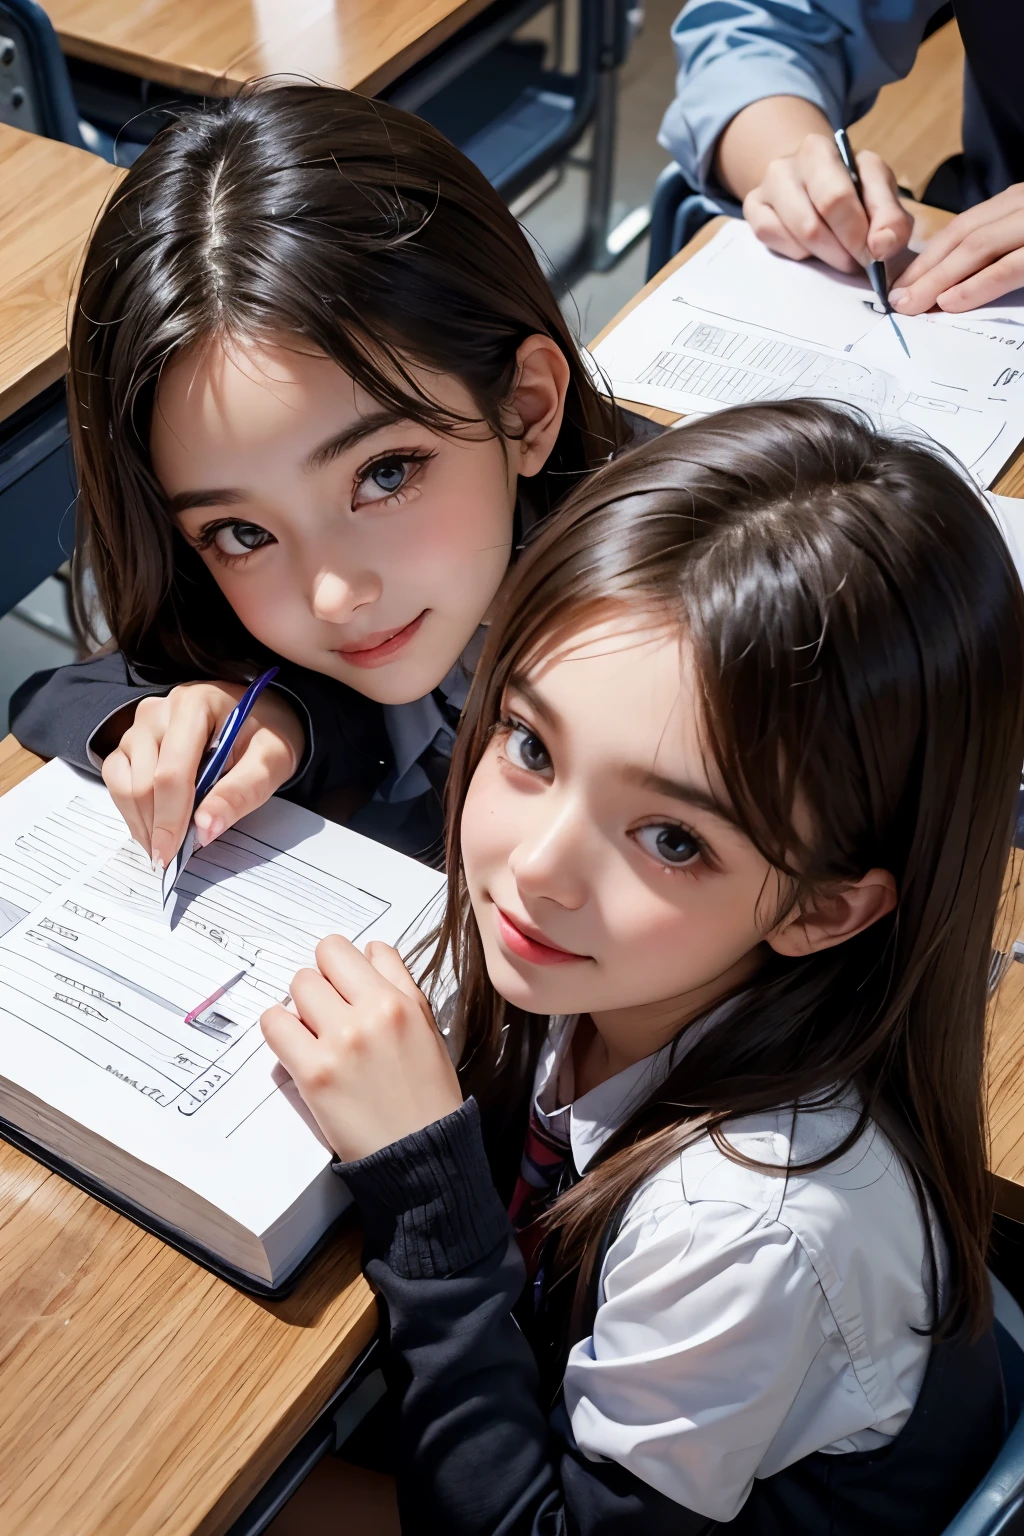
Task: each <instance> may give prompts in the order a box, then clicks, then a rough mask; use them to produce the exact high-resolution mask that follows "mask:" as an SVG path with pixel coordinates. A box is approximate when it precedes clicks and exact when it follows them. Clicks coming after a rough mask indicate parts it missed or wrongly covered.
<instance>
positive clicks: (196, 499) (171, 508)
mask: <svg viewBox="0 0 1024 1536" xmlns="http://www.w3.org/2000/svg"><path fill="white" fill-rule="evenodd" d="M408 420H409V417H408V416H405V415H403V413H402V412H401V411H398V410H391V409H390V408H388V407H384V408H382V409H381V410H379V411H374V412H373V413H372V415H370V416H361V417H360V419H359V420H358V421H356V422H353V424H352V426H350V427H344V428H343V429H342V431H340V432H335V434H334V436H333V437H328V438H325V439H324V441H323V442H322V443H318V444H317V446H316V447H315V448H314V449H313V451H312V453H310V454H309V455H308V457H307V459H306V462H305V465H304V466H303V467H304V468H305V469H307V470H316V469H323V468H324V466H325V465H326V464H330V462H331V460H332V459H336V458H337V457H338V455H339V454H342V453H344V452H345V450H346V449H347V448H352V447H354V446H355V444H356V443H361V442H362V441H363V439H364V438H365V437H372V436H373V434H374V432H382V431H383V430H384V428H385V427H393V426H395V425H397V423H398V422H402V421H408ZM249 500H250V498H249V497H248V496H246V495H245V493H244V492H243V491H237V490H229V489H223V488H222V489H216V490H209V491H179V492H178V494H177V496H171V497H170V498H169V500H168V502H167V510H168V512H170V514H171V516H172V517H178V516H179V514H180V513H182V512H187V511H188V510H189V508H191V507H237V506H241V505H243V504H244V503H245V502H247V501H249Z"/></svg>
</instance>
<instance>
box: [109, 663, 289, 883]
mask: <svg viewBox="0 0 1024 1536" xmlns="http://www.w3.org/2000/svg"><path fill="white" fill-rule="evenodd" d="M244 692H245V689H244V687H243V686H242V685H240V684H237V685H236V684H234V683H183V684H182V685H181V686H180V687H178V688H172V689H171V691H170V693H168V694H166V695H165V696H163V697H162V698H161V697H150V698H145V699H140V700H139V703H138V705H137V707H136V709H135V716H134V719H133V721H132V724H131V725H130V726H129V728H128V729H127V730H126V731H125V733H124V735H123V736H122V737H121V739H120V742H119V743H118V745H117V746H116V747H115V748H114V750H113V751H111V752H110V753H109V754H108V755H107V756H106V757H105V758H104V759H103V782H104V783H105V784H106V786H107V788H108V789H109V790H110V794H111V797H112V799H113V801H114V804H115V805H116V806H117V808H118V810H119V811H120V812H121V815H122V816H123V817H124V819H125V821H126V822H127V823H128V830H129V831H130V833H131V835H132V837H133V838H134V839H135V841H136V842H137V843H139V844H140V846H141V847H143V848H144V849H145V850H146V852H147V853H148V854H149V855H150V857H151V858H152V859H153V860H154V861H155V862H159V863H160V864H161V865H162V866H164V867H165V866H166V865H167V864H169V863H170V861H171V859H172V858H173V857H174V855H175V854H176V853H177V851H178V849H179V848H180V847H181V843H182V840H183V838H184V836H185V833H186V831H187V829H188V824H189V819H190V817H191V815H192V802H193V800H194V798H195V783H196V775H197V771H198V768H199V762H200V759H201V758H202V755H203V753H204V752H205V750H206V748H207V746H208V745H209V744H210V742H211V741H212V740H213V739H214V738H215V736H216V735H217V733H218V731H219V730H220V728H221V726H222V725H223V724H224V721H225V720H226V719H227V717H228V715H229V714H230V713H231V711H232V709H233V708H234V706H235V705H236V704H237V703H238V700H239V699H240V698H241V696H242V694H243V693H244ZM304 749H305V738H304V734H303V730H302V726H301V724H300V722H299V719H298V716H297V715H296V713H295V711H294V710H293V709H292V708H291V706H290V705H289V704H288V703H287V702H286V701H285V699H283V698H282V697H281V695H280V694H279V693H276V692H274V691H273V690H271V689H268V690H267V691H266V692H265V693H263V694H262V695H261V697H260V698H259V699H258V700H257V701H256V704H255V705H254V706H253V710H252V713H251V714H250V716H249V718H248V720H246V722H245V724H244V725H243V727H242V729H241V730H240V732H239V733H238V740H237V741H236V743H235V747H234V750H233V752H232V755H231V766H230V767H229V769H228V771H227V772H226V773H225V774H224V776H223V777H222V778H221V779H220V780H218V782H217V784H216V785H215V786H214V788H213V789H212V790H211V791H210V793H209V794H208V795H207V796H206V798H205V799H204V800H203V801H202V803H201V805H200V806H199V808H198V809H197V811H196V831H197V832H198V834H199V844H200V846H201V847H204V846H205V845H206V844H207V843H212V842H213V841H214V839H215V838H217V837H219V836H220V835H221V833H222V832H225V831H226V830H227V828H228V827H230V826H232V825H233V824H234V823H235V822H236V821H238V820H239V818H240V817H242V816H246V815H248V814H249V812H250V811H254V810H256V809H257V807H258V806H261V805H263V804H264V802H265V801H267V800H269V799H270V797H271V795H272V794H274V792H275V790H278V789H280V787H281V785H282V784H286V783H287V782H288V780H289V779H290V778H291V777H292V775H293V774H294V773H295V771H296V769H297V768H298V766H299V763H300V762H301V760H302V754H303V751H304Z"/></svg>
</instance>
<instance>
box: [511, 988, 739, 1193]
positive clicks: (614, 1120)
mask: <svg viewBox="0 0 1024 1536" xmlns="http://www.w3.org/2000/svg"><path fill="white" fill-rule="evenodd" d="M735 1001H736V999H735V998H730V999H729V1001H728V1002H726V1003H723V1004H722V1005H721V1006H720V1007H718V1008H713V1009H712V1010H711V1012H710V1013H708V1014H705V1016H704V1018H702V1019H696V1020H695V1021H694V1022H693V1023H692V1024H691V1025H690V1026H689V1027H688V1028H687V1029H684V1030H683V1033H682V1034H681V1035H679V1036H678V1037H677V1038H676V1039H675V1040H670V1041H669V1042H668V1044H667V1045H663V1046H662V1047H661V1049H660V1050H658V1051H655V1052H654V1053H653V1054H652V1055H650V1056H645V1057H644V1058H643V1060H641V1061H635V1062H634V1063H633V1065H632V1066H631V1067H626V1068H625V1069H624V1070H623V1071H622V1072H616V1074H615V1076H614V1077H609V1078H608V1079H606V1081H605V1082H603V1083H598V1085H597V1087H596V1088H591V1089H590V1091H589V1092H588V1093H582V1094H580V1096H579V1098H574V1099H573V1100H572V1102H571V1103H570V1104H566V1105H563V1106H562V1107H561V1108H555V1107H554V1106H555V1104H556V1101H557V1097H558V1082H559V1078H560V1077H561V1075H562V1072H563V1069H564V1067H565V1064H566V1059H567V1056H568V1051H569V1046H570V1044H571V1042H572V1037H573V1034H574V1032H575V1029H576V1024H577V1017H576V1016H572V1017H568V1018H556V1019H553V1020H552V1024H551V1029H550V1031H549V1033H548V1038H547V1040H546V1042H545V1046H544V1050H543V1051H542V1052H541V1056H540V1060H539V1062H538V1063H537V1074H536V1077H535V1078H534V1111H535V1113H536V1115H537V1118H538V1119H539V1120H540V1122H541V1124H542V1125H543V1126H544V1127H545V1128H546V1129H547V1130H548V1131H550V1132H551V1134H552V1135H554V1136H556V1137H558V1138H559V1139H560V1140H563V1141H564V1140H566V1139H568V1142H569V1145H570V1148H571V1150H572V1160H573V1163H574V1164H575V1167H576V1171H577V1173H583V1172H584V1171H585V1170H586V1168H587V1166H588V1165H589V1164H590V1163H591V1162H592V1161H593V1159H594V1158H595V1157H596V1156H597V1154H598V1152H599V1151H600V1150H601V1148H602V1147H603V1146H604V1144H605V1142H606V1141H607V1140H608V1138H609V1136H611V1135H612V1134H613V1133H614V1132H615V1131H617V1130H618V1129H619V1126H620V1125H624V1124H625V1122H626V1121H627V1120H628V1119H629V1117H630V1115H631V1114H632V1113H633V1112H634V1110H635V1109H637V1108H638V1107H639V1105H641V1104H642V1103H643V1102H644V1100H645V1099H646V1098H648V1097H649V1095H650V1094H651V1093H652V1092H653V1090H654V1089H655V1088H656V1087H657V1086H658V1084H659V1083H662V1082H664V1080H665V1078H666V1077H668V1075H669V1073H670V1072H671V1071H672V1070H673V1069H674V1068H675V1067H677V1066H678V1065H679V1062H680V1061H681V1060H682V1058H683V1057H684V1056H685V1055H686V1053H687V1051H689V1050H691V1049H692V1048H693V1046H694V1045H695V1044H696V1042H697V1041H698V1040H699V1039H700V1037H701V1036H702V1035H703V1034H704V1033H705V1031H706V1030H707V1029H709V1028H710V1026H711V1025H712V1024H713V1023H715V1022H716V1021H717V1020H719V1019H720V1018H721V1017H722V1014H723V1012H724V1010H725V1009H727V1008H731V1007H732V1006H733V1005H734V1004H735Z"/></svg>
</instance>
